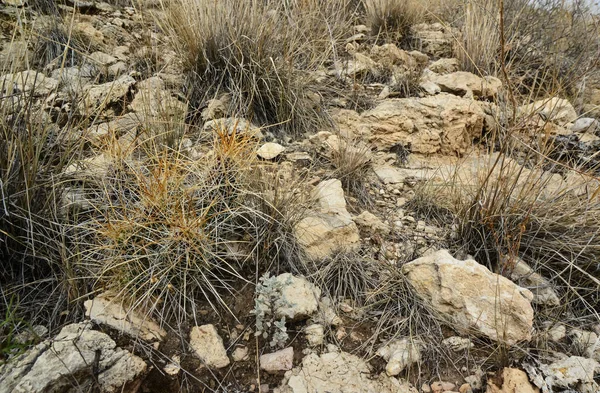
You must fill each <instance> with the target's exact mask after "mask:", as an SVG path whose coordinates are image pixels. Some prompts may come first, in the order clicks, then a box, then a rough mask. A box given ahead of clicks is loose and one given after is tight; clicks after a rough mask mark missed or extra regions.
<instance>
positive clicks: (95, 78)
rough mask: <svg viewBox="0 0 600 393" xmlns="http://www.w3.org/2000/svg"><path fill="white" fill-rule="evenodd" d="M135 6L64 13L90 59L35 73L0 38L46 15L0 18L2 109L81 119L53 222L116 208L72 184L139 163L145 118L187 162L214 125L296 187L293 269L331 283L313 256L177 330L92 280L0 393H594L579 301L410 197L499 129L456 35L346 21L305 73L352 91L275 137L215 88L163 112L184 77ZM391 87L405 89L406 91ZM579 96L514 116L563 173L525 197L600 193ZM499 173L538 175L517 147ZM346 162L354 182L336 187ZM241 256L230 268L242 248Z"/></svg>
mask: <svg viewBox="0 0 600 393" xmlns="http://www.w3.org/2000/svg"><path fill="white" fill-rule="evenodd" d="M144 4H145V7H143V9H139V7H138V8H135V7H131V6H122V5H121V4H116V5H115V4H107V3H104V2H90V3H87V2H67V3H66V5H60V6H59V8H60V11H61V12H62V13H63V15H66V16H67V18H70V19H68V20H69V23H71V25H72V26H74V27H75V28H76V30H77V32H78V34H79V37H81V40H82V42H86V43H88V46H87V48H90V49H91V50H90V51H89V53H83V54H81V55H82V56H83V57H82V60H81V61H79V62H78V64H77V65H73V66H69V65H68V64H65V63H68V60H69V59H68V58H65V57H61V58H59V59H55V61H52V62H49V63H48V64H44V65H43V66H42V65H40V66H38V65H36V64H39V63H38V62H37V61H36V60H38V59H37V58H36V56H41V54H40V53H42V52H39V51H36V48H34V47H32V43H31V41H29V38H26V37H22V36H20V33H17V30H16V29H17V28H16V27H15V26H18V25H19V23H20V24H22V25H23V26H27V27H28V28H29V29H33V30H35V29H39V30H38V31H48V30H46V29H47V26H49V25H51V24H52V23H54V22H53V21H52V19H51V18H50V17H48V16H44V15H41V14H39V13H37V12H35V11H33V10H32V9H31V8H30V7H29V5H28V4H26V3H25V2H23V1H20V0H4V1H3V4H2V6H1V8H0V29H1V30H0V34H1V35H0V42H1V44H2V47H1V48H2V51H1V52H0V65H1V64H5V65H6V64H10V67H6V66H5V67H4V69H3V70H4V73H3V74H2V75H1V76H0V86H2V90H1V91H2V97H1V99H2V100H4V101H5V102H7V101H8V100H12V101H11V105H13V107H14V108H17V107H19V106H24V105H26V103H25V102H22V101H20V100H22V99H24V98H25V97H27V93H30V92H35V97H33V99H32V100H33V101H35V102H34V103H33V104H32V105H35V106H36V107H39V108H41V110H42V111H41V112H40V113H42V114H43V116H45V121H46V122H47V124H50V127H54V128H55V129H56V130H59V129H61V128H64V127H65V126H66V125H72V124H73V119H74V118H76V117H81V118H83V117H85V119H86V120H85V121H81V122H79V123H78V124H79V126H78V127H77V128H74V129H72V130H71V131H70V133H71V138H73V139H76V140H80V141H83V144H84V145H85V146H84V148H83V149H84V152H83V154H81V155H80V156H78V157H76V159H74V160H73V161H72V162H70V164H69V165H68V166H66V167H65V168H64V170H63V171H62V174H61V175H62V176H63V177H62V178H63V179H65V180H64V181H65V183H66V184H67V185H68V187H67V188H66V191H65V194H64V199H63V202H64V207H63V208H64V211H65V212H66V213H65V214H67V215H70V214H75V213H73V212H79V214H82V215H83V214H84V213H81V212H86V213H85V214H89V211H90V210H93V209H99V210H102V209H108V210H109V209H110V208H111V207H113V208H114V206H115V205H116V204H115V202H114V200H112V201H106V200H105V201H104V202H103V203H105V204H106V206H108V205H110V206H109V207H108V208H107V207H106V206H103V207H102V208H98V206H99V205H98V198H99V197H98V194H100V192H99V191H93V192H92V191H90V186H89V184H102V181H103V179H107V178H110V177H111V176H113V175H114V166H115V157H119V159H123V160H124V161H123V162H126V163H127V165H131V166H136V165H138V164H136V163H138V162H141V159H140V156H141V153H140V150H141V149H143V147H144V143H143V138H141V137H140V135H144V132H145V130H146V129H147V128H148V127H149V126H148V125H149V124H152V125H153V126H152V127H156V128H159V129H161V128H160V127H163V128H162V129H164V130H167V129H168V130H170V131H173V130H175V131H178V132H181V133H182V135H183V136H182V137H181V142H180V147H181V151H182V152H184V153H185V155H186V156H187V157H188V159H191V160H195V159H201V158H202V157H207V156H210V155H211V154H214V152H213V151H212V150H213V149H214V145H212V139H211V138H208V139H207V138H206V135H209V136H210V135H212V133H215V132H217V130H218V129H222V128H225V129H226V130H227V131H228V135H231V134H232V133H233V134H235V133H236V132H237V133H242V134H248V135H250V137H249V138H250V139H251V140H252V141H253V142H252V143H253V144H252V145H251V146H252V149H253V151H252V155H253V157H254V158H255V159H256V162H258V163H259V164H260V165H261V168H263V169H262V170H263V171H264V173H274V174H275V177H276V178H278V179H280V180H281V181H282V182H284V183H286V184H288V185H290V187H291V188H292V189H293V192H294V193H295V195H297V196H298V200H299V202H295V200H294V199H288V200H287V203H288V204H290V205H294V204H296V203H297V204H298V206H300V205H301V206H302V208H303V209H302V215H301V218H300V219H299V220H297V222H294V225H293V231H292V233H291V235H290V236H292V237H293V239H294V244H296V246H297V247H298V249H299V250H301V252H302V254H301V255H303V258H305V259H306V260H307V261H329V260H332V261H333V262H331V263H332V264H337V265H334V267H333V268H331V267H329V269H330V274H329V273H328V274H329V275H327V274H321V275H320V274H318V273H315V270H313V269H312V267H316V270H319V269H322V271H328V270H326V269H325V267H323V266H325V265H320V264H319V263H321V262H311V263H314V264H313V265H311V264H310V263H307V264H306V265H305V267H306V266H308V268H304V269H302V268H298V269H295V270H294V269H285V268H279V267H274V268H273V269H272V270H271V271H270V273H271V274H270V275H269V274H266V275H263V274H262V273H261V274H258V275H256V274H255V272H252V271H251V272H249V273H248V274H246V275H245V276H243V277H237V278H236V279H234V280H233V281H235V283H234V284H233V285H232V286H231V288H233V290H230V291H226V290H224V291H223V293H222V294H221V296H222V298H223V303H224V304H225V305H226V310H225V309H224V308H223V307H221V306H219V305H218V306H216V307H214V304H213V302H212V301H210V300H209V299H210V298H211V296H212V295H207V296H206V300H199V301H198V302H197V303H195V307H194V311H193V316H192V317H189V318H183V319H181V318H170V319H169V318H165V319H164V320H163V319H160V318H159V315H160V313H158V314H157V313H145V312H143V311H142V310H138V309H132V308H129V307H127V306H125V305H124V303H123V302H122V301H121V300H120V298H119V297H118V296H116V294H115V292H114V291H113V290H111V288H110V285H108V284H103V285H102V286H98V287H94V288H93V289H92V290H90V291H89V293H87V294H86V295H81V296H79V297H78V298H77V301H79V304H81V303H82V304H83V309H84V311H85V312H84V314H85V315H83V314H77V313H73V316H74V318H72V319H70V320H69V321H68V322H69V323H68V324H63V325H64V326H59V327H56V328H53V329H52V330H51V331H49V329H48V328H46V327H45V326H44V325H43V324H35V325H34V326H31V328H30V329H24V330H23V331H22V332H19V334H18V335H17V336H16V337H15V338H13V341H15V340H16V341H17V342H20V343H21V344H23V345H22V346H19V347H18V348H19V350H18V351H14V353H12V354H11V353H9V354H8V355H7V356H6V357H3V358H0V359H1V360H0V393H4V392H6V393H8V392H80V391H81V392H84V391H85V392H171V391H190V392H191V391H223V392H237V391H240V392H271V391H272V392H280V393H284V392H293V393H304V392H306V393H308V392H340V393H341V392H398V393H400V392H423V393H428V392H434V393H442V392H449V391H453V392H455V391H456V392H461V393H467V392H487V393H513V392H524V393H528V392H545V393H546V392H562V391H564V392H585V393H592V392H599V391H600V385H599V378H600V363H599V362H600V339H599V338H598V337H599V335H600V319H598V317H597V312H598V311H600V309H599V308H598V305H597V303H596V304H595V305H594V304H593V301H591V302H592V307H591V308H592V311H593V312H591V314H593V313H595V314H594V315H591V316H590V315H588V317H586V318H579V317H578V316H577V315H578V314H577V315H576V313H575V311H573V312H571V310H569V306H568V305H567V306H566V307H565V304H564V303H563V302H564V297H563V295H564V293H565V289H564V287H563V286H562V284H563V283H562V282H561V281H560V278H559V277H558V276H553V277H545V276H544V275H543V274H542V273H541V271H538V270H537V264H534V263H533V262H534V261H526V260H525V259H524V258H523V259H520V258H517V260H516V262H515V263H514V266H513V268H512V269H511V271H510V272H509V273H507V272H501V271H499V269H497V268H496V267H494V266H490V265H488V264H487V263H486V261H483V260H480V259H479V256H477V258H475V257H473V256H471V255H468V252H467V251H465V250H458V249H456V248H455V247H454V246H453V245H455V244H456V236H458V235H457V233H458V232H457V230H458V228H457V227H456V226H453V225H449V224H448V223H447V222H444V221H443V220H440V219H439V216H436V215H434V214H427V213H426V212H425V211H424V209H423V208H422V206H421V205H419V203H418V200H420V199H419V198H418V197H419V195H421V193H422V192H423V189H424V188H423V187H425V186H426V185H428V186H431V185H446V184H448V182H449V181H450V180H454V181H458V183H457V184H458V185H459V187H462V188H464V189H467V188H469V187H472V186H473V184H475V183H476V181H477V179H479V178H480V177H481V174H482V173H487V172H486V170H487V169H489V168H490V163H493V162H494V159H495V158H496V157H497V154H498V153H497V152H496V153H494V152H492V153H490V152H489V149H488V146H485V143H484V139H485V136H486V135H490V134H492V133H494V132H495V131H496V130H498V129H499V128H500V127H501V126H500V124H501V122H500V121H499V120H498V119H499V118H500V117H501V113H503V112H502V110H503V108H502V106H503V104H502V102H501V100H500V98H499V97H501V96H502V94H503V93H502V92H503V89H504V88H505V87H506V86H503V83H502V81H501V80H500V79H499V78H496V77H492V76H486V77H479V76H477V75H475V74H472V73H469V72H465V71H461V70H460V66H459V61H458V60H457V59H455V58H453V54H454V46H453V43H454V37H455V35H456V31H454V30H453V29H452V28H450V27H447V26H445V25H443V24H441V23H423V24H418V25H414V26H412V28H411V43H410V45H408V46H406V47H404V46H403V47H404V49H400V48H399V46H398V45H396V44H394V43H384V44H380V45H377V44H375V43H374V41H373V39H372V37H370V36H369V35H370V29H369V28H367V27H366V26H363V25H356V26H354V30H353V31H349V32H348V34H347V39H346V42H345V43H344V45H345V47H344V51H343V52H344V56H345V57H344V58H343V59H340V60H339V61H336V62H332V63H331V64H329V65H328V66H327V67H326V68H324V69H322V70H321V71H319V72H318V73H317V74H316V75H315V78H321V79H322V80H323V81H332V80H333V81H338V82H339V83H342V82H343V83H345V84H346V86H352V85H353V87H348V90H347V91H345V92H344V93H343V94H338V95H337V96H335V97H328V98H326V100H325V99H323V98H322V97H321V98H317V99H316V100H317V101H318V102H319V105H321V106H322V107H323V110H325V111H327V113H328V114H329V115H330V116H331V119H333V123H334V124H333V125H332V126H331V127H327V128H323V129H322V130H319V131H317V132H314V133H311V134H306V135H301V136H298V137H292V136H289V135H282V134H280V133H277V132H276V131H274V130H273V129H271V128H268V127H263V128H261V127H259V126H257V125H254V124H251V122H250V121H249V120H246V119H236V118H235V115H234V114H232V113H228V111H229V109H228V108H229V107H228V105H227V103H228V102H229V101H230V100H231V97H230V96H229V95H228V94H222V95H220V96H219V97H215V98H214V99H212V100H210V101H209V103H208V104H207V106H206V107H205V108H201V112H202V113H201V116H200V117H201V118H202V122H201V124H200V125H197V124H196V125H194V126H191V125H189V124H184V123H183V122H182V121H180V120H179V119H183V118H184V117H185V116H186V113H188V103H187V101H186V99H185V94H184V77H183V71H182V69H181V64H180V63H179V61H178V57H177V56H176V54H175V51H174V49H172V48H171V47H170V46H169V43H168V42H169V41H168V40H167V39H166V38H165V37H164V33H163V32H161V31H160V29H158V28H157V26H156V23H155V19H154V18H155V17H156V15H159V16H158V17H159V18H160V15H161V12H163V10H162V9H161V7H160V5H159V4H155V3H152V2H145V3H144ZM151 12H152V13H154V18H153V17H150V13H151ZM70 55H73V56H75V55H77V56H79V55H80V54H70ZM415 75H416V76H415ZM384 76H385V77H384ZM400 80H411V81H412V82H411V83H410V86H408V87H407V88H406V90H405V91H403V90H402V89H401V88H398V86H399V84H398V83H396V82H397V81H400ZM356 81H360V82H356ZM373 81H375V82H373ZM371 82H373V83H371ZM323 83H325V82H323ZM327 83H329V82H327ZM349 89H353V90H354V92H352V93H349ZM587 94H588V95H587V98H586V99H585V105H584V107H583V108H578V110H576V109H575V108H574V106H573V105H572V104H571V103H570V102H569V101H568V100H567V99H562V98H558V97H554V98H551V99H546V98H540V99H539V100H532V102H531V103H529V104H526V105H520V106H518V108H515V112H516V114H515V117H516V118H519V119H523V120H522V121H523V122H525V123H526V124H527V125H528V127H527V129H528V130H529V132H530V133H538V135H540V134H544V135H549V138H552V140H553V143H554V146H555V147H556V146H558V148H555V149H554V150H553V153H552V154H554V155H553V157H554V158H553V159H554V160H555V161H560V162H567V163H569V164H577V166H578V168H580V170H577V171H573V170H568V169H567V170H562V171H558V170H552V171H548V172H544V173H542V174H541V175H540V176H541V178H543V179H549V180H548V182H547V186H545V187H544V189H543V192H541V193H540V195H538V196H537V197H539V198H549V199H552V198H557V195H562V194H561V193H565V192H569V193H576V194H577V196H578V197H586V198H588V197H589V198H592V199H593V198H596V197H597V195H596V194H597V192H596V190H597V189H598V187H599V186H600V183H598V182H597V181H596V180H595V179H594V178H593V177H590V175H589V173H584V172H583V170H581V168H588V169H589V168H595V167H596V162H597V158H596V155H597V151H598V146H599V145H600V142H599V141H600V138H599V137H598V135H600V125H599V124H598V120H597V119H596V118H595V117H594V116H596V115H597V114H598V113H600V112H599V111H598V109H597V108H599V107H600V89H593V88H592V89H591V90H590V91H589V93H587ZM321 100H322V101H321ZM15 112H16V110H15ZM5 113H6V112H5ZM84 114H85V116H84ZM582 114H583V115H582ZM54 128H53V129H54ZM233 130H236V131H233ZM540 130H542V131H540ZM57 133H58V131H57ZM165 134H166V133H165ZM161 135H162V134H161ZM522 138H523V139H522V140H523V141H528V142H529V141H531V140H535V139H536V137H532V136H531V135H527V133H526V132H525V133H524V134H523V135H522ZM0 153H2V151H1V150H0ZM505 162H506V165H507V166H513V167H514V168H519V170H520V171H526V172H527V173H533V174H537V173H538V172H536V170H537V169H532V167H530V166H529V167H528V166H527V165H526V162H524V161H522V160H520V159H519V157H518V156H515V157H513V158H506V161H505ZM347 167H350V170H349V171H350V172H351V173H354V172H355V171H356V170H359V171H360V178H359V180H360V181H358V182H357V183H356V184H354V185H353V183H351V182H349V181H348V176H352V174H351V173H350V174H348V173H344V168H346V169H347ZM140 168H141V165H140ZM492 172H493V171H492ZM139 173H145V172H143V170H140V172H139ZM457 179H458V180H457ZM83 185H85V187H84V186H83ZM515 187H517V188H519V187H522V188H520V190H521V192H522V193H525V194H527V193H528V192H531V191H530V190H528V189H526V188H525V186H521V185H516V186H515ZM445 190H446V189H440V191H438V192H437V198H447V197H448V194H447V191H445ZM115 198H118V197H115ZM113 204H115V205H113ZM593 241H594V240H593ZM239 243H240V244H242V245H241V246H240V248H239V249H235V250H229V257H230V258H231V259H235V258H237V257H239V255H247V254H248V251H247V250H245V249H244V246H243V242H242V241H240V242H239ZM449 250H450V251H449ZM340 265H344V268H340V267H339V266H340ZM288 270H289V271H288ZM596 273H597V270H596ZM398 277H400V278H398ZM598 277H600V276H598V275H597V276H596V278H598ZM151 280H152V279H150V281H151ZM371 283H375V284H374V285H373V286H370V285H371ZM345 284H347V285H346V286H344V285H345ZM596 284H597V280H596ZM169 285H171V284H169ZM334 287H335V289H334ZM342 287H343V288H345V289H344V290H339V288H342ZM352 288H355V291H354V292H353V291H352ZM105 289H109V290H106V291H105ZM165 291H168V289H167V290H165ZM597 291H598V289H596V293H597ZM353 294H358V295H357V296H356V297H353ZM595 299H596V301H597V299H598V297H596V298H595ZM157 302H158V301H157ZM414 324H417V325H418V326H415V325H414ZM0 326H2V323H1V322H0Z"/></svg>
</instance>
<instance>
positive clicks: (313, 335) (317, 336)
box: [304, 323, 325, 347]
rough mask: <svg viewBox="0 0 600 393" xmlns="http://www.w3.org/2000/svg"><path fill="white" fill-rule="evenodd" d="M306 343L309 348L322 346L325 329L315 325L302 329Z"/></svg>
mask: <svg viewBox="0 0 600 393" xmlns="http://www.w3.org/2000/svg"><path fill="white" fill-rule="evenodd" d="M304 334H305V336H306V341H308V345H310V346H311V347H316V346H319V345H323V342H324V340H325V328H324V327H323V325H321V324H318V323H315V324H312V325H309V326H307V327H305V328H304Z"/></svg>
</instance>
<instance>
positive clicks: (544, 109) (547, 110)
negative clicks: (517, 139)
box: [517, 97, 577, 125]
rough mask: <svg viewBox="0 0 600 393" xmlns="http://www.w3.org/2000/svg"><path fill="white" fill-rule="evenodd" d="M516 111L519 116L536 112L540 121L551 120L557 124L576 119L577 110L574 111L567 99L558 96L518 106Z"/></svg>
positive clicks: (564, 123)
mask: <svg viewBox="0 0 600 393" xmlns="http://www.w3.org/2000/svg"><path fill="white" fill-rule="evenodd" d="M517 113H518V115H519V116H520V117H527V116H532V115H535V114H537V115H539V119H540V122H545V121H551V122H554V123H556V124H559V125H566V124H568V123H571V122H574V121H575V120H576V119H577V112H575V108H573V105H571V103H570V102H569V101H567V100H565V99H562V98H558V97H553V98H550V99H543V100H538V101H535V102H533V103H531V104H527V105H523V106H520V107H519V108H518V109H517Z"/></svg>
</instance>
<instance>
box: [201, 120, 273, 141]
mask: <svg viewBox="0 0 600 393" xmlns="http://www.w3.org/2000/svg"><path fill="white" fill-rule="evenodd" d="M202 130H203V131H206V132H224V131H227V135H232V134H233V133H236V134H238V135H242V134H249V135H251V136H253V137H254V138H256V139H262V138H263V134H262V132H261V131H260V128H258V127H256V126H255V125H253V124H252V123H250V122H248V121H246V120H244V119H238V118H235V117H227V118H222V119H215V120H209V121H207V122H206V123H204V126H202Z"/></svg>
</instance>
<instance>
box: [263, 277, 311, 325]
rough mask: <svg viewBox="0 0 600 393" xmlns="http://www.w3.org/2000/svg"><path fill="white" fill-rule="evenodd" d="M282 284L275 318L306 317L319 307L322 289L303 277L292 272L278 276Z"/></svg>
mask: <svg viewBox="0 0 600 393" xmlns="http://www.w3.org/2000/svg"><path fill="white" fill-rule="evenodd" d="M277 281H278V282H279V283H280V284H281V298H280V299H279V300H278V301H277V302H276V305H275V310H274V311H275V318H277V319H281V318H285V319H286V320H288V321H298V320H302V319H306V318H308V317H310V316H311V315H312V314H314V313H315V312H316V311H317V309H318V308H319V298H320V297H321V290H320V289H319V288H317V287H316V286H314V285H313V284H311V283H310V282H308V281H307V280H306V279H305V278H303V277H296V276H293V275H292V274H290V273H283V274H280V275H279V276H277Z"/></svg>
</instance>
